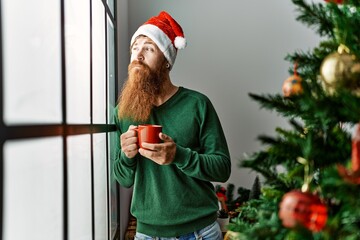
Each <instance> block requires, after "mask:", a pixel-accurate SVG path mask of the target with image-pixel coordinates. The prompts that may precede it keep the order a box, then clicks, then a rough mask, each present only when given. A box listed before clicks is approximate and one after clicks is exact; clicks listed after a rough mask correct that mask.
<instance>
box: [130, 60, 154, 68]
mask: <svg viewBox="0 0 360 240" xmlns="http://www.w3.org/2000/svg"><path fill="white" fill-rule="evenodd" d="M139 66H140V67H143V68H146V69H149V66H148V65H147V64H146V63H144V62H140V61H138V60H134V61H132V62H131V63H130V64H129V67H128V70H131V69H133V68H134V67H139Z"/></svg>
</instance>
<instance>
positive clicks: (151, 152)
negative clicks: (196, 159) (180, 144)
mask: <svg viewBox="0 0 360 240" xmlns="http://www.w3.org/2000/svg"><path fill="white" fill-rule="evenodd" d="M159 137H160V139H161V140H163V141H164V142H163V143H155V144H153V143H146V142H143V143H142V146H143V147H144V148H140V149H139V153H140V154H141V155H142V156H144V157H146V158H148V159H150V160H152V161H154V162H155V163H157V164H159V165H168V164H170V163H172V162H173V161H174V158H175V154H176V144H175V142H174V140H172V138H171V137H169V136H168V135H166V134H164V133H160V134H159ZM145 148H146V149H145Z"/></svg>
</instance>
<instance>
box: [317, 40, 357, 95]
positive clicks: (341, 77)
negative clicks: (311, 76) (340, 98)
mask: <svg viewBox="0 0 360 240" xmlns="http://www.w3.org/2000/svg"><path fill="white" fill-rule="evenodd" d="M320 74H321V80H322V85H323V87H324V89H325V90H326V91H327V92H328V93H330V94H332V93H334V92H335V91H336V89H341V88H345V89H348V90H351V91H354V92H355V91H358V90H359V89H360V61H359V59H357V57H356V56H355V55H354V54H351V53H350V50H349V49H348V48H347V47H346V46H344V45H340V46H339V48H338V50H337V52H334V53H332V54H330V55H328V56H327V57H326V58H325V59H324V60H323V62H322V63H321V67H320Z"/></svg>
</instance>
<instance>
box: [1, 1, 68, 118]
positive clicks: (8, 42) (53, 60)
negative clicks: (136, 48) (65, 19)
mask: <svg viewBox="0 0 360 240" xmlns="http://www.w3.org/2000/svg"><path fill="white" fill-rule="evenodd" d="M1 8H2V9H1V10H2V11H1V14H2V16H1V17H2V18H1V24H2V31H3V33H2V37H3V48H2V49H3V64H4V121H5V123H6V124H8V125H11V124H23V123H40V122H41V123H60V122H61V117H62V116H61V46H60V39H61V38H60V1H57V0H48V1H43V0H33V1H13V0H3V1H2V2H1Z"/></svg>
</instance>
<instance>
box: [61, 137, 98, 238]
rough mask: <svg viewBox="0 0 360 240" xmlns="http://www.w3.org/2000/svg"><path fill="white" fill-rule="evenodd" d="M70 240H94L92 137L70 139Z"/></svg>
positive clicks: (68, 163) (68, 155) (68, 162)
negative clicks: (92, 226)
mask: <svg viewBox="0 0 360 240" xmlns="http://www.w3.org/2000/svg"><path fill="white" fill-rule="evenodd" d="M67 143H68V147H67V149H68V154H67V157H68V161H67V165H68V185H69V186H68V191H69V193H68V201H69V237H70V238H69V239H70V240H77V239H92V228H91V225H92V222H91V220H92V216H91V212H92V209H91V154H90V152H91V148H90V135H79V136H71V137H68V142H67Z"/></svg>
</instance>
